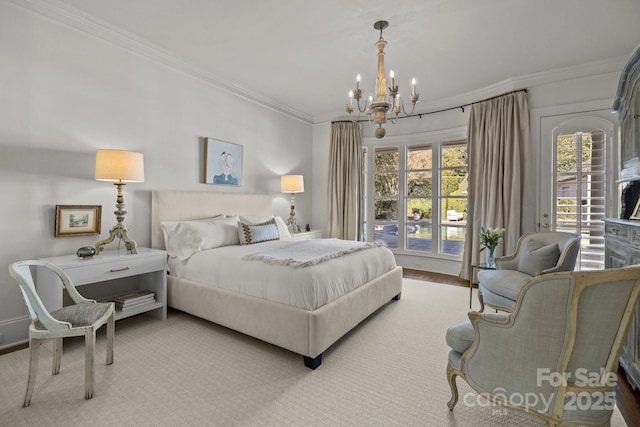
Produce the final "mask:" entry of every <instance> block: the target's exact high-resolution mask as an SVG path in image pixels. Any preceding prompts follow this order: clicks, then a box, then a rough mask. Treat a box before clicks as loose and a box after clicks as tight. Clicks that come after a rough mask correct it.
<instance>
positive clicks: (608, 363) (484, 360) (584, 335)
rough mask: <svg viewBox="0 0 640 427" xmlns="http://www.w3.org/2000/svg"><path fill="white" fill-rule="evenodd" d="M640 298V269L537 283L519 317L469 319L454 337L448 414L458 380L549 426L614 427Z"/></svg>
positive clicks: (521, 303) (450, 336) (557, 276)
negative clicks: (624, 356) (620, 372)
mask: <svg viewBox="0 0 640 427" xmlns="http://www.w3.org/2000/svg"><path fill="white" fill-rule="evenodd" d="M639 293H640V267H627V268H621V269H609V270H600V271H589V272H561V273H553V274H545V275H542V276H538V277H534V278H532V279H530V280H529V281H528V282H527V283H526V284H525V285H524V287H523V289H522V291H521V293H520V295H519V297H518V300H517V302H516V305H515V307H514V311H513V313H486V314H485V313H477V312H470V313H469V319H470V322H465V323H462V324H459V325H456V326H453V327H451V328H449V330H448V331H447V336H446V339H447V344H448V345H449V346H450V347H451V351H450V352H449V357H448V359H449V360H448V365H447V379H448V381H449V386H450V387H451V395H452V396H451V400H450V401H449V402H448V406H449V409H450V410H453V409H454V407H455V405H456V403H457V401H458V390H457V386H456V382H455V381H456V377H458V376H459V377H462V378H463V379H464V380H465V381H466V382H467V383H469V385H470V386H471V387H472V388H473V389H474V390H475V391H476V392H477V393H479V394H481V395H482V396H483V397H485V398H487V399H488V400H489V401H490V402H492V403H493V404H495V405H503V406H506V407H509V408H513V409H517V410H521V411H525V412H528V413H531V414H533V415H536V416H537V417H539V418H541V419H543V420H544V421H546V423H547V425H548V426H559V425H565V424H580V425H609V421H610V417H611V414H612V412H613V408H614V405H615V394H614V393H615V383H616V378H617V377H616V372H617V367H618V358H619V356H620V351H621V349H622V346H623V344H624V342H625V340H626V336H627V333H628V331H629V328H630V326H631V322H632V320H633V312H634V308H635V307H636V303H637V300H638V295H639ZM468 402H469V400H468V399H465V403H467V404H468Z"/></svg>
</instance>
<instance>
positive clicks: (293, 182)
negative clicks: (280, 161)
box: [280, 175, 304, 193]
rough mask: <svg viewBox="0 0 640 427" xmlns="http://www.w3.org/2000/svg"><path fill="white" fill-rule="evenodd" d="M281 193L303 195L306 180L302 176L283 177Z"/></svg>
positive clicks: (281, 179)
mask: <svg viewBox="0 0 640 427" xmlns="http://www.w3.org/2000/svg"><path fill="white" fill-rule="evenodd" d="M280 191H282V192H283V193H303V192H304V178H303V177H302V175H283V176H282V177H281V178H280Z"/></svg>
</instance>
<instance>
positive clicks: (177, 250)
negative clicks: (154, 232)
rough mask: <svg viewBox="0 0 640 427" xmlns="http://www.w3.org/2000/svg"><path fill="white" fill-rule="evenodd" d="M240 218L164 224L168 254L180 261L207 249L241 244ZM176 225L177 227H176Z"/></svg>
mask: <svg viewBox="0 0 640 427" xmlns="http://www.w3.org/2000/svg"><path fill="white" fill-rule="evenodd" d="M237 224H238V217H237V216H235V217H231V218H219V219H216V220H215V221H177V224H167V227H166V228H165V223H162V227H163V229H164V230H165V235H167V236H168V238H167V239H166V240H165V247H166V249H167V253H168V254H169V256H170V257H172V258H177V259H179V260H180V261H184V260H187V259H189V258H190V257H191V256H192V255H193V254H195V253H198V252H200V251H203V250H206V249H214V248H219V247H221V246H228V245H237V244H239V243H240V240H239V238H238V231H237ZM174 225H175V226H174Z"/></svg>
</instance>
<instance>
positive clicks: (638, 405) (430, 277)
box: [403, 268, 640, 426]
mask: <svg viewBox="0 0 640 427" xmlns="http://www.w3.org/2000/svg"><path fill="white" fill-rule="evenodd" d="M403 275H404V277H405V278H407V279H416V280H426V281H429V282H436V283H443V284H447V285H456V286H464V287H469V282H468V281H467V280H463V279H460V278H459V277H455V276H449V275H446V274H439V273H431V272H428V271H421V270H413V269H410V268H405V269H404V272H403ZM616 405H617V406H618V409H620V412H621V413H622V417H623V418H624V420H625V421H626V423H627V425H629V426H640V390H633V388H631V384H629V382H628V381H627V376H626V374H625V372H624V370H623V369H622V368H618V385H617V389H616Z"/></svg>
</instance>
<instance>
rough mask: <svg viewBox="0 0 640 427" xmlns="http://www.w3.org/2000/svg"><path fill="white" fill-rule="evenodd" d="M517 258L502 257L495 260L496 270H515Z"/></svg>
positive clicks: (511, 256)
mask: <svg viewBox="0 0 640 427" xmlns="http://www.w3.org/2000/svg"><path fill="white" fill-rule="evenodd" d="M518 260H519V258H518V257H516V256H515V255H508V256H502V257H498V258H496V259H495V261H496V269H498V270H517V269H518Z"/></svg>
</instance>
